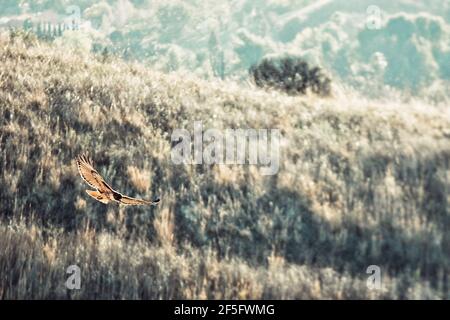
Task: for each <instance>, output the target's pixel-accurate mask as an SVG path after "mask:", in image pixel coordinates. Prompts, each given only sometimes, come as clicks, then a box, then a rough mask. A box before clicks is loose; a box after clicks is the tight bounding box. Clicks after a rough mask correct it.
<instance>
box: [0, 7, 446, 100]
mask: <svg viewBox="0 0 450 320" xmlns="http://www.w3.org/2000/svg"><path fill="white" fill-rule="evenodd" d="M0 8H1V10H0V12H2V16H3V17H1V19H0V26H1V25H3V26H4V27H6V26H8V25H16V26H17V25H21V24H22V23H23V22H24V21H25V20H26V19H30V20H31V21H33V22H34V23H35V25H36V24H38V23H39V22H52V23H56V22H58V21H64V20H69V21H73V20H75V21H76V23H77V24H79V27H80V32H79V33H80V34H79V35H77V38H79V37H83V38H86V39H85V41H84V43H86V42H89V45H90V47H91V49H92V50H94V51H102V50H104V49H105V48H107V50H108V52H109V53H114V54H117V55H119V56H121V57H123V58H125V59H127V60H138V61H141V62H145V63H147V64H148V65H151V66H152V68H154V69H158V70H161V71H165V72H170V71H176V70H188V71H190V72H195V73H196V74H197V75H198V76H201V77H205V78H210V77H214V76H219V77H222V78H233V79H240V80H245V79H246V78H247V75H248V73H247V70H248V68H249V67H250V66H251V65H252V64H254V63H257V62H259V61H260V60H261V59H262V58H264V57H267V56H279V55H285V54H290V55H295V56H300V57H304V58H306V59H307V60H308V61H309V62H311V63H313V64H315V65H320V66H323V67H324V68H325V69H327V70H328V71H329V73H330V75H332V76H333V78H335V79H336V82H339V83H341V84H345V85H348V86H351V87H352V88H354V89H357V90H358V91H359V92H362V93H363V94H365V95H366V96H370V97H380V96H384V95H385V92H386V91H387V90H388V89H389V88H392V89H395V90H399V91H404V92H406V93H407V94H414V95H418V96H427V97H430V99H431V100H432V101H433V102H438V103H439V102H442V101H444V102H446V103H447V104H448V99H449V98H448V92H450V85H449V83H450V82H449V81H450V65H449V61H450V24H449V21H450V3H449V2H448V1H445V0H439V1H433V2H432V3H426V4H425V3H421V2H418V1H410V0H401V1H386V0H383V1H376V2H375V3H374V1H371V0H364V1H359V0H351V1H340V0H321V1H310V0H304V1H302V0H286V1H273V0H258V1H255V0H228V1H203V0H187V1H184V0H183V1H175V0H173V1H154V0H152V1H150V0H148V1H147V0H134V1H133V0H117V1H101V2H98V1H92V0H83V1H78V2H77V3H76V6H73V3H72V2H70V3H69V2H67V1H64V0H44V1H43V0H40V1H6V2H5V1H4V2H2V4H0ZM71 37H73V34H72V33H68V34H66V35H65V38H69V39H65V40H67V41H70V38H71Z"/></svg>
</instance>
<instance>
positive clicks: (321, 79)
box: [249, 57, 331, 96]
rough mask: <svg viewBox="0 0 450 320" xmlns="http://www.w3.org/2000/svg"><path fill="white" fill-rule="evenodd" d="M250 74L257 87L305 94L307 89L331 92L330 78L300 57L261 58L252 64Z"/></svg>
mask: <svg viewBox="0 0 450 320" xmlns="http://www.w3.org/2000/svg"><path fill="white" fill-rule="evenodd" d="M249 72H250V76H251V77H252V79H253V81H254V83H255V84H256V85H257V86H258V87H262V88H275V89H277V90H282V91H285V92H286V93H288V94H291V95H296V94H306V93H307V91H308V90H310V91H311V92H313V93H315V94H318V95H320V96H328V95H330V93H331V80H330V78H328V77H327V76H326V75H325V74H324V73H323V72H322V70H321V68H319V67H311V66H309V65H308V63H307V62H306V61H304V60H303V59H301V58H295V57H284V58H279V59H263V60H262V61H261V62H260V63H259V64H256V65H253V66H252V67H251V68H250V70H249Z"/></svg>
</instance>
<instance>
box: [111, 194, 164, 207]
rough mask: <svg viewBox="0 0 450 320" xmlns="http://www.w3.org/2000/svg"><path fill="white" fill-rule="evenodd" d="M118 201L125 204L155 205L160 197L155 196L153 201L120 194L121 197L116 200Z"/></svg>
mask: <svg viewBox="0 0 450 320" xmlns="http://www.w3.org/2000/svg"><path fill="white" fill-rule="evenodd" d="M117 201H118V202H120V203H122V204H126V205H151V206H156V205H157V204H158V203H159V201H160V199H159V198H157V199H155V200H153V201H147V200H143V199H136V198H131V197H127V196H124V195H122V197H121V198H120V199H118V200H117Z"/></svg>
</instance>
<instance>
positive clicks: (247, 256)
mask: <svg viewBox="0 0 450 320" xmlns="http://www.w3.org/2000/svg"><path fill="white" fill-rule="evenodd" d="M198 120H201V121H203V124H204V127H205V128H219V129H223V128H279V129H281V131H282V136H283V139H282V144H281V155H280V170H279V172H278V174H277V175H274V176H263V175H261V174H260V172H259V169H258V167H256V166H249V165H235V166H218V165H213V166H206V165H202V166H200V165H197V166H195V165H174V164H173V163H172V161H171V158H170V150H171V141H170V136H171V133H172V132H173V130H174V129H176V128H186V129H188V130H189V131H190V132H192V131H193V123H194V121H198ZM0 150H1V153H0V184H1V186H2V187H1V188H0V216H1V219H0V221H1V222H0V248H1V250H0V298H4V299H13V298H105V299H109V298H127V299H135V298H136V299H140V298H143V299H161V298H162V299H172V298H183V299H184V298H229V299H234V298H241V299H249V298H252V299H258V298H274V299H281V298H288V299H292V298H305V299H309V298H324V299H327V298H342V299H345V298H394V299H397V298H433V299H434V298H441V299H442V298H447V299H448V298H450V294H449V292H450V289H449V288H450V280H449V277H448V271H449V269H450V235H449V233H448V228H449V227H450V207H449V206H450V110H449V109H446V110H439V109H437V108H436V107H431V106H426V105H422V104H420V103H418V102H417V103H411V104H410V105H402V104H396V103H395V102H392V103H391V104H389V105H382V104H379V103H376V102H370V101H365V100H362V99H358V98H356V97H354V96H348V95H341V96H338V97H334V98H330V99H326V100H325V99H319V98H315V97H298V98H295V97H288V96H285V95H283V94H280V93H272V92H264V91H262V90H257V89H253V88H241V87H240V86H239V85H238V84H233V83H219V82H218V83H214V82H206V81H203V80H199V79H195V78H193V77H190V76H189V75H186V74H184V75H182V74H171V75H164V74H160V73H157V72H154V71H152V70H149V69H146V68H143V67H142V66H140V65H138V64H127V63H124V62H121V61H119V60H114V58H105V57H96V56H92V55H81V54H79V53H76V52H70V51H68V50H63V49H58V48H55V47H49V46H48V45H46V44H39V43H35V42H33V41H25V42H24V41H23V40H22V39H21V38H15V39H14V40H11V39H9V38H8V37H6V36H2V37H0ZM80 152H89V153H90V155H91V156H92V157H93V159H94V161H95V162H96V165H97V168H98V169H99V171H100V173H101V174H103V175H104V176H105V177H106V179H107V181H108V182H110V183H111V184H112V186H114V187H116V188H117V189H118V190H120V191H123V192H124V193H125V194H129V195H132V196H142V197H145V198H151V197H152V196H153V195H158V196H160V197H161V205H160V206H159V207H156V208H153V207H152V208H148V207H147V208H136V207H130V208H124V207H118V206H116V205H103V204H101V203H99V202H96V201H94V200H93V199H91V198H88V196H87V194H86V193H85V192H84V190H85V189H86V185H85V184H84V183H83V182H82V180H81V178H80V177H79V176H78V173H77V169H76V166H75V163H74V161H73V160H74V158H75V156H76V155H77V154H78V153H80ZM71 264H77V265H78V266H80V268H81V271H82V284H81V290H78V291H76V290H75V291H68V290H66V289H65V286H64V283H65V280H66V279H67V277H68V275H66V273H65V269H66V268H67V267H68V266H69V265H71ZM372 264H375V265H379V266H380V267H381V271H382V290H378V291H377V290H375V291H371V290H369V289H368V288H367V286H366V279H367V277H368V275H367V274H366V268H367V267H368V266H369V265H372Z"/></svg>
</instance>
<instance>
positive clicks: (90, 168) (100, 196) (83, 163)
mask: <svg viewBox="0 0 450 320" xmlns="http://www.w3.org/2000/svg"><path fill="white" fill-rule="evenodd" d="M76 161H77V166H78V171H79V172H80V175H81V177H82V178H83V180H84V181H86V183H87V184H88V185H89V186H91V187H92V188H94V189H96V190H86V192H87V194H88V195H90V196H91V197H92V198H94V199H95V200H98V201H100V202H101V203H105V204H106V203H108V202H110V201H116V202H118V203H121V204H125V205H142V204H143V205H157V204H158V203H159V201H160V199H159V198H156V199H155V200H153V201H147V200H142V199H136V198H131V197H127V196H124V195H123V194H121V193H119V192H117V191H116V190H114V189H113V188H111V187H110V186H109V185H108V184H107V183H106V182H105V180H103V178H102V176H101V175H100V174H99V173H98V172H97V170H95V169H94V163H93V162H92V160H91V159H90V158H89V157H87V156H86V155H84V154H81V155H79V156H78V157H77V159H76Z"/></svg>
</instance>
